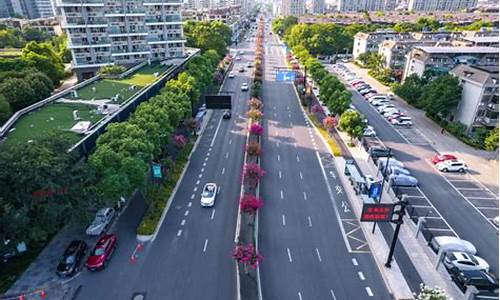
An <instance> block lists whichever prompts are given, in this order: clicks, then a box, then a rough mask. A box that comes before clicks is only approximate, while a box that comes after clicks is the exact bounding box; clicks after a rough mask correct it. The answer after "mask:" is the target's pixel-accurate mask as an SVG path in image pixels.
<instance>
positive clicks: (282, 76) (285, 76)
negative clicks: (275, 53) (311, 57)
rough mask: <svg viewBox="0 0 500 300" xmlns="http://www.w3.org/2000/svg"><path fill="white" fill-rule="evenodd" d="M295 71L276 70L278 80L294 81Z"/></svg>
mask: <svg viewBox="0 0 500 300" xmlns="http://www.w3.org/2000/svg"><path fill="white" fill-rule="evenodd" d="M294 80H295V71H289V70H282V71H277V72H276V81H294Z"/></svg>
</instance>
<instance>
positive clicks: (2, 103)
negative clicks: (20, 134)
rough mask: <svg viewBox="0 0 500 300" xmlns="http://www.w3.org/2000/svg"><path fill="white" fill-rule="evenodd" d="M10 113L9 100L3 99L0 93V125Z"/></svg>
mask: <svg viewBox="0 0 500 300" xmlns="http://www.w3.org/2000/svg"><path fill="white" fill-rule="evenodd" d="M11 115H12V109H11V108H10V104H9V102H7V100H5V97H4V96H3V95H1V94H0V125H2V124H3V123H5V121H7V120H8V119H9V118H10V116H11Z"/></svg>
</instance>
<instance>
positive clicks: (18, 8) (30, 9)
mask: <svg viewBox="0 0 500 300" xmlns="http://www.w3.org/2000/svg"><path fill="white" fill-rule="evenodd" d="M54 15H55V3H54V0H0V17H1V18H9V17H19V16H24V17H26V18H28V19H38V18H50V17H53V16H54Z"/></svg>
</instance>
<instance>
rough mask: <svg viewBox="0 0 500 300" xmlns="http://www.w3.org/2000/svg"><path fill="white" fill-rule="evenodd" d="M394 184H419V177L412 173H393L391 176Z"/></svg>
mask: <svg viewBox="0 0 500 300" xmlns="http://www.w3.org/2000/svg"><path fill="white" fill-rule="evenodd" d="M389 179H390V181H391V185H392V186H417V185H418V180H417V178H415V177H413V176H410V175H404V174H399V175H391V176H390V177H389Z"/></svg>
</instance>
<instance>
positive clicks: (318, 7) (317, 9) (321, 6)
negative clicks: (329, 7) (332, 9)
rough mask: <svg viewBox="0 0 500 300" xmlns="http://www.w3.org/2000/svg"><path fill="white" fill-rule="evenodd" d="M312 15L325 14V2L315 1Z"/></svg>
mask: <svg viewBox="0 0 500 300" xmlns="http://www.w3.org/2000/svg"><path fill="white" fill-rule="evenodd" d="M312 13H313V14H315V15H322V14H324V13H325V0H313V2H312Z"/></svg>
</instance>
